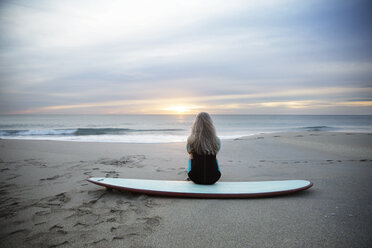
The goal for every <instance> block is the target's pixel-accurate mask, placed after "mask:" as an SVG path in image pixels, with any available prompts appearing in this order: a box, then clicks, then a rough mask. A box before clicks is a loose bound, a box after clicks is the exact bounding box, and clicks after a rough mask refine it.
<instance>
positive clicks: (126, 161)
mask: <svg viewBox="0 0 372 248" xmlns="http://www.w3.org/2000/svg"><path fill="white" fill-rule="evenodd" d="M145 159H146V157H145V156H144V155H128V156H124V157H122V158H120V159H109V158H101V159H99V160H97V161H96V163H97V164H103V165H114V166H118V167H125V168H143V167H144V165H142V164H140V163H141V162H142V161H143V160H145Z"/></svg>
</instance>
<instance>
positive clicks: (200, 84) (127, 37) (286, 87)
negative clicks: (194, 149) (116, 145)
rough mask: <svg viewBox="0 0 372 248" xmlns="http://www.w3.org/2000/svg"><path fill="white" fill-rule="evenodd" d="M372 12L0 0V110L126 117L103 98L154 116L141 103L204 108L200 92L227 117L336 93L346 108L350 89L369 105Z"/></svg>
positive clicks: (364, 6)
mask: <svg viewBox="0 0 372 248" xmlns="http://www.w3.org/2000/svg"><path fill="white" fill-rule="evenodd" d="M370 5H371V4H370V3H369V2H368V1H352V2H351V1H326V2H325V1H320V0H319V1H311V2H306V1H302V2H301V1H291V0H289V1H262V2H257V1H256V2H254V1H203V2H202V3H201V2H200V1H110V2H107V1H94V2H91V1H85V0H78V1H63V2H55V1H46V0H45V1H44V0H38V1H32V2H29V1H7V2H5V3H3V4H2V5H0V31H1V33H2V36H1V37H0V113H9V112H11V113H16V112H17V111H18V112H22V111H28V110H30V109H31V110H32V109H39V110H40V109H44V110H43V111H46V110H45V109H46V108H48V107H50V106H85V107H80V108H75V107H73V108H65V110H64V111H67V110H68V109H70V111H72V110H74V111H77V112H76V113H78V110H79V109H84V111H87V109H89V111H91V112H92V113H94V108H97V109H96V111H97V112H102V113H107V112H116V113H125V111H126V110H128V111H129V108H126V109H121V110H118V109H115V108H117V107H119V106H118V105H113V106H109V105H105V104H103V105H102V104H101V103H110V102H127V101H128V104H129V103H130V104H131V106H132V107H133V110H132V109H131V110H130V111H133V112H136V110H135V108H136V106H137V107H140V106H142V107H141V111H142V112H146V111H149V112H151V111H150V110H149V109H146V108H145V107H144V106H143V105H140V104H137V103H136V102H135V101H142V100H144V99H164V98H165V99H168V98H171V99H172V102H175V100H174V99H179V100H180V101H181V102H182V101H184V102H187V103H188V104H189V105H190V106H192V105H195V106H196V105H198V106H199V105H200V106H204V105H203V104H202V103H198V101H199V97H200V98H203V99H204V100H203V101H201V102H204V101H205V99H208V97H210V98H213V99H214V100H213V101H214V102H213V104H215V106H221V109H222V110H223V109H225V110H227V109H228V108H224V107H223V106H238V105H239V104H241V105H242V104H243V105H244V104H251V103H250V102H249V101H250V100H252V99H257V97H259V96H260V94H261V98H260V99H261V100H262V102H267V103H269V102H273V103H275V102H283V101H287V102H291V101H294V100H295V101H312V100H314V99H315V100H317V99H318V95H325V94H322V92H328V89H332V90H333V91H334V92H337V91H342V92H343V93H342V94H338V97H337V99H333V98H332V99H331V100H334V101H343V102H347V101H348V100H349V99H350V95H351V94H352V93H350V94H349V93H346V92H344V91H343V90H344V89H345V88H347V89H351V92H354V91H355V92H354V93H353V99H355V98H362V97H363V98H367V99H368V98H370V97H371V95H368V94H370V91H367V92H369V93H368V94H367V93H366V92H363V91H361V90H360V89H362V88H366V87H370V86H372V53H371V47H370V43H371V37H372V32H371V26H370V25H369V24H370V21H371V20H370V15H369V13H368V11H367V10H368V6H370ZM319 89H321V90H319ZM290 91H293V92H301V94H298V95H296V94H295V93H294V94H289V93H290ZM304 91H306V92H308V93H304ZM280 92H286V94H284V93H283V95H282V96H280V95H278V93H280ZM358 94H360V95H358ZM240 95H241V96H244V97H239V96H240ZM327 95H332V92H328V93H327ZM170 96H171V97H170ZM250 96H255V97H256V98H255V97H253V98H252V97H250ZM294 98H296V99H294ZM186 99H188V100H187V101H186ZM131 101H133V102H134V103H131ZM193 101H194V102H195V103H193ZM312 103H314V104H315V102H312ZM175 104H176V103H175ZM92 105H94V107H93V106H92ZM176 105H177V104H176ZM126 106H128V105H126ZM239 106H240V105H239ZM277 106H278V109H280V108H281V107H282V108H284V107H286V106H289V105H283V104H282V105H280V104H279V105H277ZM317 106H318V105H317ZM159 107H162V106H159ZM163 107H164V108H167V107H168V106H163ZM261 107H263V105H261ZM318 107H319V106H318ZM355 107H356V106H355ZM100 108H101V109H100ZM319 108H320V107H319ZM231 109H232V108H231ZM57 110H58V111H62V109H60V108H56V109H48V111H49V112H52V111H57ZM222 110H221V111H222ZM216 111H217V110H216ZM363 111H365V110H364V109H363ZM330 113H331V112H330Z"/></svg>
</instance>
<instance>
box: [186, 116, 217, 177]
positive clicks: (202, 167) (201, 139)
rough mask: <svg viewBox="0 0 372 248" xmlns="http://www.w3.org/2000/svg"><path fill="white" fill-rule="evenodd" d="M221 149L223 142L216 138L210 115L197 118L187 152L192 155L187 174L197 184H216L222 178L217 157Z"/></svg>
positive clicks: (188, 141) (188, 140) (189, 138)
mask: <svg viewBox="0 0 372 248" xmlns="http://www.w3.org/2000/svg"><path fill="white" fill-rule="evenodd" d="M220 148H221V141H220V139H219V138H218V137H217V136H216V129H215V127H214V125H213V121H212V118H211V117H210V116H209V114H208V113H205V112H202V113H199V114H198V115H197V116H196V119H195V121H194V123H193V124H192V127H191V135H190V136H189V137H188V139H187V152H188V153H189V154H190V160H189V168H188V170H187V174H188V175H189V178H190V179H191V181H193V182H194V183H197V184H214V183H215V182H217V181H218V179H220V177H221V171H220V167H219V165H218V161H217V159H216V155H217V153H218V151H219V150H220Z"/></svg>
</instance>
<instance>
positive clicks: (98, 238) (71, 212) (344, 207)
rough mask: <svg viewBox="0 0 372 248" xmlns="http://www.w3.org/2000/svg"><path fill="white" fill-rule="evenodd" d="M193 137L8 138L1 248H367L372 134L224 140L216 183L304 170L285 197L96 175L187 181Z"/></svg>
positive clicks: (0, 183) (0, 158)
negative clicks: (119, 184)
mask: <svg viewBox="0 0 372 248" xmlns="http://www.w3.org/2000/svg"><path fill="white" fill-rule="evenodd" d="M185 148H186V145H185V143H182V142H180V143H163V144H130V143H109V142H106V143H98V142H72V141H43V140H16V139H14V140H5V139H1V140H0V172H1V173H0V199H1V201H0V223H1V226H2V228H1V229H0V230H1V231H0V244H1V247H371V246H372V236H371V233H372V180H371V175H372V134H371V133H346V132H286V133H266V134H257V135H252V136H247V137H242V138H236V139H230V140H222V148H221V151H220V153H219V154H218V159H219V163H220V166H221V171H222V177H221V179H220V181H263V180H286V179H306V180H309V181H311V182H313V184H314V186H313V187H312V188H310V189H308V190H306V191H303V192H299V193H295V194H292V195H287V196H279V197H271V198H256V199H192V198H173V197H160V196H151V195H145V194H138V193H130V192H120V191H116V190H113V191H109V190H106V189H105V188H103V187H100V186H97V185H94V184H91V183H89V182H87V179H88V178H90V177H121V178H141V179H159V180H162V179H164V180H185V179H186V178H187V175H186V167H187V162H188V154H187V153H186V149H185Z"/></svg>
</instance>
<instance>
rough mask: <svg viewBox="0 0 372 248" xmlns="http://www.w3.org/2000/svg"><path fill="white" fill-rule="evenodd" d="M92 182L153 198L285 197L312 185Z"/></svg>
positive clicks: (300, 182) (292, 182)
mask: <svg viewBox="0 0 372 248" xmlns="http://www.w3.org/2000/svg"><path fill="white" fill-rule="evenodd" d="M88 181H89V182H91V183H94V184H97V185H100V186H104V187H106V188H111V189H117V190H127V191H132V192H139V193H144V194H153V195H166V196H181V197H198V198H254V197H268V196H276V195H286V194H290V193H294V192H298V191H301V190H306V189H308V188H310V187H311V186H313V183H312V182H310V181H307V180H282V181H255V182H217V183H215V184H213V185H200V184H195V183H193V182H191V181H168V180H147V179H125V178H104V177H93V178H89V179H88Z"/></svg>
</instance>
